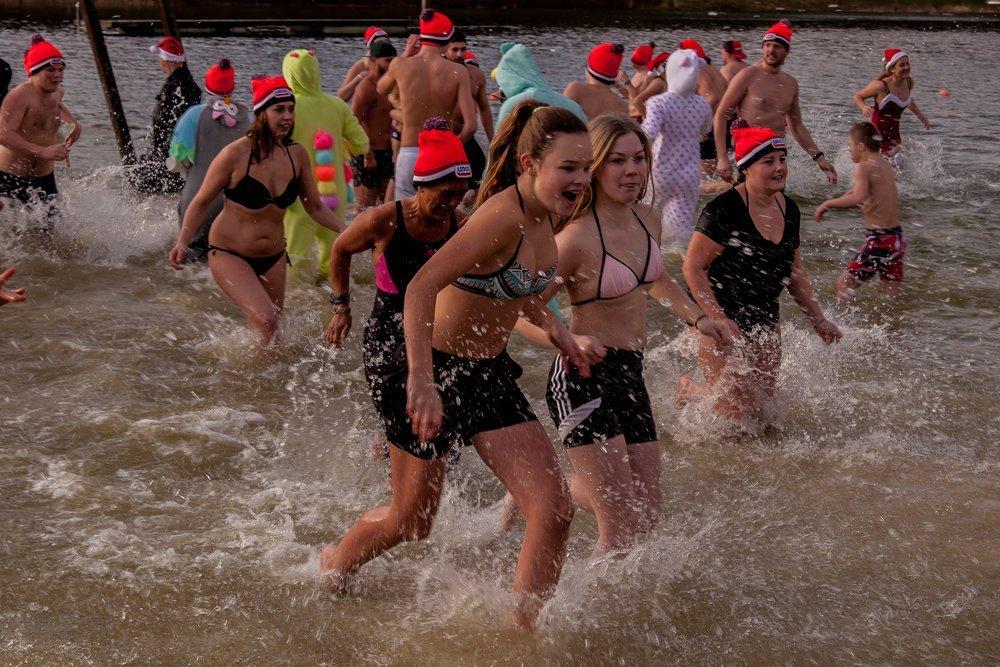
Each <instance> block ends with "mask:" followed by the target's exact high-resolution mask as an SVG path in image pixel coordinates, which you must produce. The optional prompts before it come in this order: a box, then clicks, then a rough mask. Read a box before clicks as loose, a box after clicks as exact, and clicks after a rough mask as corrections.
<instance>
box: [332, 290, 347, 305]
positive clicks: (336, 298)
mask: <svg viewBox="0 0 1000 667" xmlns="http://www.w3.org/2000/svg"><path fill="white" fill-rule="evenodd" d="M330 303H332V304H333V305H335V306H338V305H346V304H350V303H351V293H350V292H344V293H343V294H338V293H337V292H330Z"/></svg>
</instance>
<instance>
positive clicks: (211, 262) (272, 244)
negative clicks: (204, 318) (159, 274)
mask: <svg viewBox="0 0 1000 667" xmlns="http://www.w3.org/2000/svg"><path fill="white" fill-rule="evenodd" d="M251 84H252V88H253V111H254V122H253V126H252V127H251V128H250V131H249V132H248V133H247V136H246V138H244V139H239V140H238V141H234V142H233V143H231V144H229V145H228V146H226V147H225V148H223V149H222V152H220V153H219V155H218V156H216V158H215V159H214V160H213V161H212V165H211V166H210V167H209V168H208V174H206V176H205V181H204V183H202V186H201V189H200V190H198V194H197V195H195V198H194V199H193V200H192V201H191V204H190V205H189V206H188V209H187V213H186V214H185V216H184V223H183V225H182V226H181V231H180V234H178V237H177V243H176V244H175V245H174V247H173V248H172V249H171V251H170V254H169V256H168V261H169V262H170V265H171V266H172V267H174V268H175V269H180V268H181V263H182V262H184V261H185V258H186V257H187V254H186V251H185V248H186V247H187V245H188V243H190V241H191V238H192V236H193V235H194V233H195V231H197V228H198V225H199V224H200V223H199V221H200V220H202V219H204V216H205V211H206V210H207V208H208V206H209V205H210V204H211V203H212V200H214V199H215V197H216V196H217V195H218V194H219V193H220V192H221V193H223V194H224V195H225V204H224V205H223V208H222V212H221V213H220V214H219V215H218V217H217V218H216V219H215V222H214V223H213V225H212V231H211V232H210V234H209V237H208V243H209V246H208V249H209V252H208V266H209V268H210V269H211V271H212V277H213V278H215V281H216V282H217V283H218V284H219V287H221V288H222V291H224V292H225V293H226V294H227V295H229V298H231V299H232V300H233V301H235V302H236V305H237V306H239V307H240V309H241V310H242V311H243V312H244V313H245V314H246V316H247V321H248V322H249V324H250V326H251V328H253V329H254V330H255V331H257V332H258V333H259V334H260V342H261V345H267V344H268V343H269V342H270V341H271V338H272V337H273V336H274V334H275V331H277V328H278V316H279V315H280V314H281V310H282V307H283V306H284V301H285V264H286V263H287V262H288V258H287V255H286V254H285V229H284V224H283V220H284V216H285V209H287V208H288V207H289V206H291V205H292V204H294V203H295V200H296V199H297V198H299V197H301V198H302V204H303V205H304V206H305V209H306V211H307V212H308V213H309V215H310V216H312V219H313V220H315V221H316V222H317V223H319V224H321V225H323V226H324V227H327V228H329V229H332V230H334V231H337V232H339V231H341V230H342V226H341V224H340V221H339V220H338V219H337V216H336V215H334V214H333V213H332V212H331V211H330V210H329V209H327V208H326V206H324V205H323V203H322V202H321V200H320V196H319V193H318V192H317V191H316V182H315V180H313V175H312V170H311V169H309V156H308V155H307V154H306V151H305V149H304V148H303V147H302V146H300V145H299V144H296V143H293V142H292V141H291V130H292V126H293V124H294V123H295V97H294V96H293V95H292V91H291V88H289V87H288V84H287V83H285V80H284V79H283V78H281V77H280V76H276V77H267V78H265V77H258V78H255V79H254V80H253V81H252V82H251ZM274 192H277V193H278V194H272V193H274Z"/></svg>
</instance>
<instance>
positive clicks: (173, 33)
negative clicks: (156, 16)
mask: <svg viewBox="0 0 1000 667" xmlns="http://www.w3.org/2000/svg"><path fill="white" fill-rule="evenodd" d="M158 4H159V5H160V23H161V24H162V25H163V34H164V35H166V36H167V37H176V38H177V39H180V38H181V33H180V31H178V30H177V19H176V18H174V0H160V2H159V3H158Z"/></svg>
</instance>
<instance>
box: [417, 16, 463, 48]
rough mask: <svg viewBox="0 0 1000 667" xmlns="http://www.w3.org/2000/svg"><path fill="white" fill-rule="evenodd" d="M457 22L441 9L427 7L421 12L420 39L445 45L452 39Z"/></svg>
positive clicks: (437, 44)
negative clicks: (452, 20) (453, 21)
mask: <svg viewBox="0 0 1000 667" xmlns="http://www.w3.org/2000/svg"><path fill="white" fill-rule="evenodd" d="M454 33H455V24H454V23H452V22H451V19H450V18H448V17H447V16H445V15H444V14H442V13H441V12H439V11H435V10H433V9H425V10H424V11H422V12H420V41H421V42H426V43H428V44H434V45H436V46H444V45H445V44H447V43H448V42H450V41H451V36H452V35H453V34H454Z"/></svg>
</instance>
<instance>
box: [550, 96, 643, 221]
mask: <svg viewBox="0 0 1000 667" xmlns="http://www.w3.org/2000/svg"><path fill="white" fill-rule="evenodd" d="M587 131H588V133H589V134H590V145H591V147H592V148H593V151H594V161H593V162H592V163H591V166H590V173H591V182H590V184H589V185H587V189H586V190H584V192H583V195H582V196H581V197H580V200H579V201H578V202H577V204H576V209H575V210H574V211H573V215H571V216H570V217H569V218H568V219H567V220H561V221H559V222H558V223H556V226H555V231H556V232H559V231H561V230H562V229H564V228H565V227H566V225H567V224H569V223H570V222H571V221H572V220H575V219H577V218H578V217H580V215H582V214H583V212H584V211H585V210H587V208H589V207H590V206H591V205H592V204H593V203H594V200H595V199H596V197H597V186H596V184H595V183H594V179H596V177H597V174H598V173H599V172H600V170H601V169H602V168H603V167H604V165H605V163H606V162H607V161H608V158H609V156H610V155H611V148H612V147H613V146H614V145H615V142H616V141H618V139H619V138H620V137H623V136H625V135H626V134H630V133H631V134H634V135H635V136H637V137H639V141H640V142H641V143H642V151H643V153H644V154H645V156H646V165H647V167H648V168H647V171H646V182H645V183H643V184H642V188H641V189H640V190H639V194H638V196H637V197H636V201H642V200H643V199H645V197H646V192H647V190H648V188H650V187H652V184H653V181H652V177H653V145H652V143H651V142H650V141H649V137H647V136H646V133H645V132H643V131H642V126H641V125H639V123H637V122H635V121H634V120H632V119H631V118H629V117H628V116H626V115H625V114H605V115H603V116H598V117H597V118H595V119H594V120H592V121H590V122H589V123H588V124H587ZM650 206H652V202H650Z"/></svg>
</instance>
